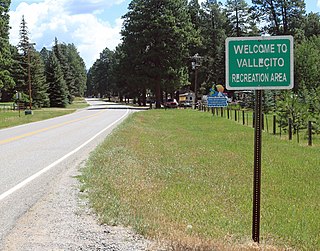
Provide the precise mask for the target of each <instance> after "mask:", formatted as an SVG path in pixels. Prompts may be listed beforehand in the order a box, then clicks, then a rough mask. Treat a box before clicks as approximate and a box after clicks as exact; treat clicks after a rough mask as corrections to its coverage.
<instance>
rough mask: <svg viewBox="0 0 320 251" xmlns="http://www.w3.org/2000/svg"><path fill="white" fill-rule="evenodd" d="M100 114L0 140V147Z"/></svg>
mask: <svg viewBox="0 0 320 251" xmlns="http://www.w3.org/2000/svg"><path fill="white" fill-rule="evenodd" d="M102 112H103V111H100V112H98V113H96V114H93V115H90V116H86V117H83V118H79V119H74V120H70V121H67V122H64V123H61V124H57V125H53V126H49V127H46V128H42V129H39V130H37V131H33V132H28V133H25V134H22V135H18V136H15V137H12V138H8V139H4V140H0V145H3V144H6V143H10V142H12V141H16V140H19V139H23V138H26V137H30V136H33V135H35V134H39V133H41V132H45V131H48V130H51V129H55V128H58V127H61V126H65V125H68V124H71V123H74V122H78V121H81V120H85V119H88V118H92V117H95V116H98V115H99V114H100V113H102Z"/></svg>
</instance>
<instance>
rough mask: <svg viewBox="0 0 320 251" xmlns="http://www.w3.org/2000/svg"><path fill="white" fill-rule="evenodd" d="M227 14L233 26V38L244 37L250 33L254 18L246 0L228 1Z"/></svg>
mask: <svg viewBox="0 0 320 251" xmlns="http://www.w3.org/2000/svg"><path fill="white" fill-rule="evenodd" d="M226 14H227V17H228V19H229V22H230V24H231V30H232V34H231V36H237V37H242V36H244V35H247V34H248V33H249V29H250V28H251V27H250V24H251V23H252V18H251V15H250V8H249V5H248V4H247V2H246V1H245V0H228V1H227V2H226Z"/></svg>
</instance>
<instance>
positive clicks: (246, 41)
mask: <svg viewBox="0 0 320 251" xmlns="http://www.w3.org/2000/svg"><path fill="white" fill-rule="evenodd" d="M293 68H294V66H293V37H292V36H275V37H271V36H262V37H230V38H227V39H226V87H227V89H228V90H264V89H292V88H293V84H294V74H293Z"/></svg>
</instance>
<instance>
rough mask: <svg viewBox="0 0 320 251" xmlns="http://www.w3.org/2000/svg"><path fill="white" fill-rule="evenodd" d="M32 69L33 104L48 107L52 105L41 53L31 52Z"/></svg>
mask: <svg viewBox="0 0 320 251" xmlns="http://www.w3.org/2000/svg"><path fill="white" fill-rule="evenodd" d="M29 53H30V55H31V56H30V58H31V60H30V61H31V62H30V64H31V65H30V67H31V76H32V103H33V105H34V106H35V107H38V108H39V107H40V108H41V107H48V106H49V105H50V102H49V95H48V93H47V92H48V84H47V82H46V77H45V65H44V63H43V61H42V59H41V56H40V53H39V52H37V51H35V50H30V52H29Z"/></svg>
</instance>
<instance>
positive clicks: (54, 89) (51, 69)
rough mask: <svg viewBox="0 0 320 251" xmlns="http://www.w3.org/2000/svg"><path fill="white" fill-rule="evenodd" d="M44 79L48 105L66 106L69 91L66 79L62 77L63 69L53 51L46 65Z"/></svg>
mask: <svg viewBox="0 0 320 251" xmlns="http://www.w3.org/2000/svg"><path fill="white" fill-rule="evenodd" d="M46 80H47V83H48V85H49V88H48V93H49V98H50V106H51V107H66V106H67V104H68V102H69V100H68V93H69V92H68V88H67V84H66V81H65V80H64V78H63V71H62V69H61V66H60V63H59V60H58V59H57V57H56V55H55V53H50V56H49V59H48V63H47V66H46Z"/></svg>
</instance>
